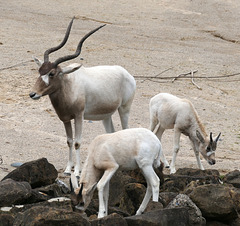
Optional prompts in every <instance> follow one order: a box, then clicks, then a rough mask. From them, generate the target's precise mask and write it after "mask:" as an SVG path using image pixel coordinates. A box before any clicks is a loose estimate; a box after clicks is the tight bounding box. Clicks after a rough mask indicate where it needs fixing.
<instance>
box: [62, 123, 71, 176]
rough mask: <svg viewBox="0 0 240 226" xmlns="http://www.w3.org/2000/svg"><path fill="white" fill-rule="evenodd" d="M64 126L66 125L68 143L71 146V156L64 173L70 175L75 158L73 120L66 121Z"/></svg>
mask: <svg viewBox="0 0 240 226" xmlns="http://www.w3.org/2000/svg"><path fill="white" fill-rule="evenodd" d="M64 127H65V131H66V135H67V144H68V147H69V158H68V163H67V167H66V169H65V171H64V174H67V175H70V174H71V170H72V167H73V160H72V149H73V134H72V124H71V121H69V122H65V123H64Z"/></svg>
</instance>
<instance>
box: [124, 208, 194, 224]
mask: <svg viewBox="0 0 240 226" xmlns="http://www.w3.org/2000/svg"><path fill="white" fill-rule="evenodd" d="M125 220H126V221H127V224H128V226H187V225H190V224H189V215H188V210H187V208H175V209H163V210H155V211H152V212H147V213H144V214H142V215H138V216H137V215H135V216H131V217H126V218H125Z"/></svg>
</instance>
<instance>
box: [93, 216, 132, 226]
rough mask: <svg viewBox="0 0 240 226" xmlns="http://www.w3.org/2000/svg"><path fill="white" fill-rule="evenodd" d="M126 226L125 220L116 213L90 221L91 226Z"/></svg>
mask: <svg viewBox="0 0 240 226" xmlns="http://www.w3.org/2000/svg"><path fill="white" fill-rule="evenodd" d="M112 225H114V226H128V224H127V222H126V220H125V219H124V218H123V217H122V216H120V215H119V214H117V213H112V214H110V215H108V216H106V217H103V218H100V219H96V220H92V221H91V226H112Z"/></svg>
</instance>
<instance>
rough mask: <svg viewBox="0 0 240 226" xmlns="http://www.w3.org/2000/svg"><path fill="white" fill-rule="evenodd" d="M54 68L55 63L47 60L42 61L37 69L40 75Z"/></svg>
mask: <svg viewBox="0 0 240 226" xmlns="http://www.w3.org/2000/svg"><path fill="white" fill-rule="evenodd" d="M54 68H55V65H54V64H53V63H51V62H49V61H48V62H44V63H43V64H42V66H41V67H40V68H39V70H38V71H39V73H40V75H46V74H47V73H49V72H50V71H51V70H52V69H54Z"/></svg>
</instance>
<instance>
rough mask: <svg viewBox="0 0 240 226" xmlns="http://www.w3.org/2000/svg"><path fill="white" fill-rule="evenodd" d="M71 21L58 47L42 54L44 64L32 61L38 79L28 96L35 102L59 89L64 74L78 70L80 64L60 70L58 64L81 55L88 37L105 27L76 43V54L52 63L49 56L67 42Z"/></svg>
mask: <svg viewBox="0 0 240 226" xmlns="http://www.w3.org/2000/svg"><path fill="white" fill-rule="evenodd" d="M73 20H74V18H73V19H72V20H71V22H70V23H69V25H68V28H67V31H66V33H65V37H64V39H63V41H62V42H61V43H60V44H59V45H58V46H56V47H53V48H50V49H48V50H46V51H45V52H44V62H42V61H40V60H39V59H37V58H34V61H35V62H36V63H37V65H38V66H39V70H38V71H39V74H40V76H39V77H38V79H37V81H36V83H35V85H34V88H33V90H34V91H33V92H31V93H30V94H29V96H30V97H31V98H32V99H34V100H37V99H39V98H40V97H42V96H45V95H50V94H52V93H54V92H55V91H56V90H57V89H58V88H59V86H60V83H61V81H62V78H63V75H64V74H69V73H72V72H74V71H76V70H78V69H79V68H80V67H81V65H80V64H71V65H70V66H68V67H65V68H61V67H60V66H59V64H60V63H63V62H65V61H68V60H72V59H74V58H76V57H78V56H79V55H80V53H81V48H82V45H83V42H84V41H85V40H86V39H87V38H88V37H89V36H90V35H92V34H93V33H95V32H96V31H97V30H99V29H100V28H102V27H103V26H105V25H106V24H104V25H102V26H100V27H98V28H95V29H94V30H92V31H90V32H89V33H88V34H86V35H85V36H84V37H83V38H82V39H81V40H80V42H79V43H78V46H77V49H76V52H75V53H74V54H72V55H67V56H63V57H60V58H58V59H57V60H55V61H54V62H50V61H49V54H50V53H53V52H55V51H57V50H59V49H60V48H62V47H63V46H64V45H65V43H66V42H67V40H68V37H69V34H70V31H71V27H72V23H73Z"/></svg>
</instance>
